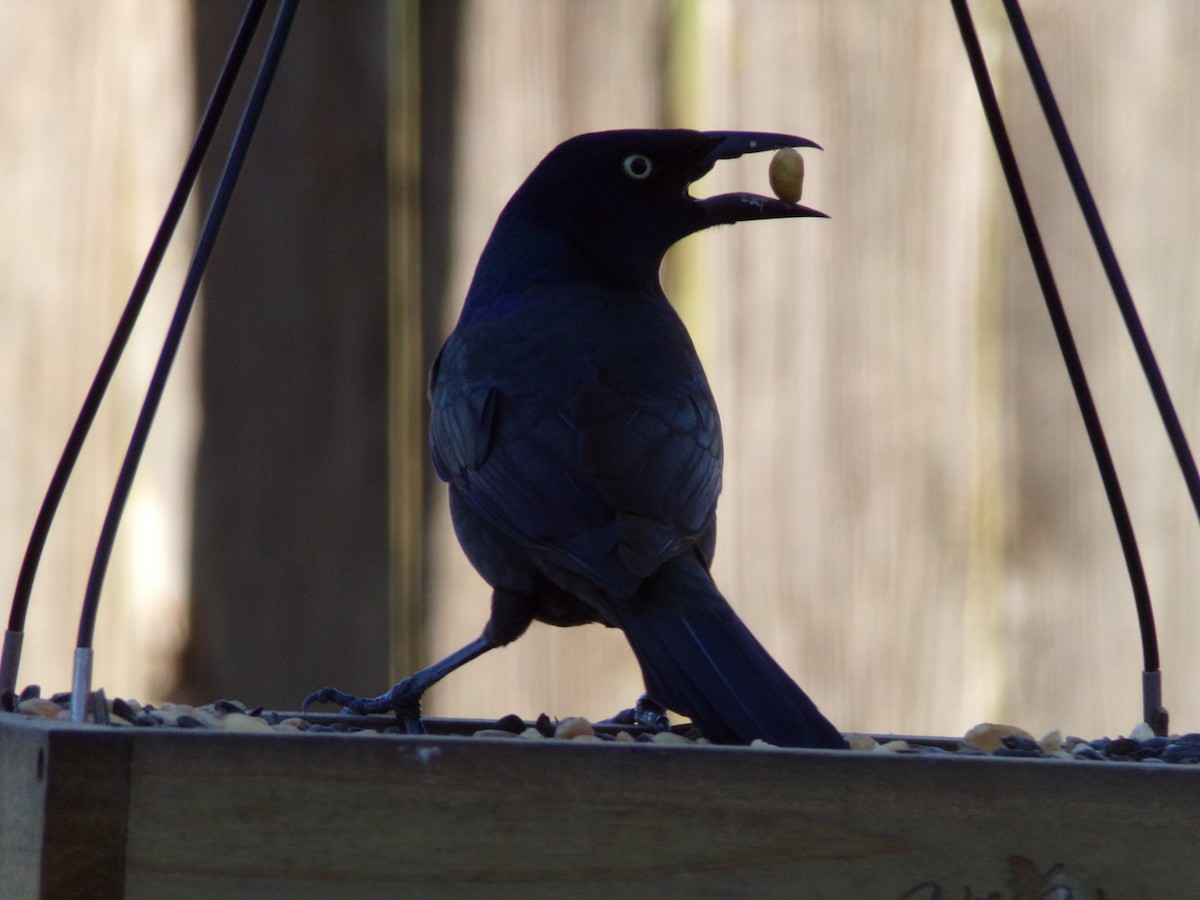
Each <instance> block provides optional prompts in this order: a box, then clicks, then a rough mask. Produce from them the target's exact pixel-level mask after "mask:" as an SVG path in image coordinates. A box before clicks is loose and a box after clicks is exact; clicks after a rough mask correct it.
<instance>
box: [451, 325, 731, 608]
mask: <svg viewBox="0 0 1200 900" xmlns="http://www.w3.org/2000/svg"><path fill="white" fill-rule="evenodd" d="M447 347H448V349H447V350H444V351H443V355H444V356H445V358H443V359H442V360H441V361H440V366H439V368H441V369H444V370H453V374H452V375H450V377H444V378H443V377H439V376H440V375H446V374H448V373H447V372H445V371H443V372H441V373H439V371H438V370H436V369H435V372H434V374H433V390H432V391H431V395H432V397H433V411H432V418H431V425H430V443H431V447H432V450H433V458H434V464H435V466H436V467H437V470H438V473H439V475H440V476H441V477H442V478H443V479H444V480H446V481H449V482H450V484H451V485H452V486H453V487H454V488H455V489H456V490H457V491H458V492H459V494H460V496H461V497H462V499H464V500H465V501H466V502H467V503H468V504H470V506H471V507H472V508H473V509H475V510H476V511H477V512H478V513H480V514H481V515H482V516H484V517H485V518H486V519H487V520H488V521H489V522H491V523H492V524H493V525H495V526H496V527H497V528H499V529H500V530H502V531H503V532H504V533H506V534H507V535H509V536H510V537H512V538H514V539H515V540H517V541H519V542H520V543H521V544H523V545H524V546H526V547H528V548H529V549H530V551H531V552H532V553H534V554H535V556H539V555H540V558H541V560H542V561H543V562H544V563H546V564H548V565H549V566H552V567H561V568H565V569H567V570H569V571H572V572H575V573H577V574H579V575H583V576H584V577H586V578H588V579H589V580H591V581H592V582H593V583H595V584H596V585H598V586H599V587H601V588H602V589H603V590H604V591H605V592H606V593H608V594H609V595H611V596H628V595H629V594H631V593H632V592H634V591H635V590H636V589H637V587H638V586H639V584H640V583H641V580H642V579H643V578H645V577H646V576H647V575H649V574H650V573H651V572H653V571H654V570H655V569H657V568H658V566H659V565H661V564H662V562H663V561H665V560H666V559H669V558H670V557H672V556H674V555H676V554H678V553H680V552H681V551H682V550H683V549H684V548H686V547H687V546H689V545H690V544H692V543H693V542H695V541H697V540H698V539H699V538H701V537H702V536H703V535H705V534H706V533H708V532H710V531H711V526H712V521H713V516H714V511H715V506H716V497H717V493H718V492H719V490H720V478H721V441H720V427H719V424H718V421H717V415H716V411H715V406H714V405H713V403H712V400H711V396H709V394H708V389H707V387H706V386H705V385H704V383H703V376H702V375H700V376H699V381H698V382H695V383H692V381H688V382H687V383H681V384H675V385H659V386H658V387H657V388H656V390H654V391H653V392H649V393H648V392H646V391H645V390H642V391H639V392H636V393H635V392H632V391H626V390H622V388H621V385H620V382H621V381H622V379H623V377H624V376H620V375H618V376H616V377H614V378H612V379H606V378H604V377H603V376H600V377H595V378H588V379H584V380H581V381H578V382H577V383H575V384H571V385H559V386H558V387H560V388H564V389H565V390H564V391H563V392H562V393H561V394H559V395H558V396H557V397H555V400H554V402H547V397H546V395H545V393H544V392H536V391H534V392H529V391H526V390H522V388H521V382H519V381H513V382H508V383H505V384H497V383H495V382H489V381H482V380H472V379H471V378H469V377H462V371H463V370H462V367H461V366H460V363H459V360H458V355H459V353H460V352H461V351H460V350H459V348H458V347H456V346H451V345H449V344H448V345H447ZM447 354H448V355H447ZM697 371H698V370H697ZM610 381H615V382H617V384H616V385H614V384H612V383H610Z"/></svg>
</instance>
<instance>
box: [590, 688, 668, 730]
mask: <svg viewBox="0 0 1200 900" xmlns="http://www.w3.org/2000/svg"><path fill="white" fill-rule="evenodd" d="M603 724H606V725H642V726H645V727H646V728H652V729H654V730H655V731H667V730H668V729H669V728H670V727H671V720H670V719H668V718H667V708H666V707H665V706H663V705H662V704H661V703H658V702H657V701H655V700H654V698H652V697H651V696H650V695H649V694H642V696H640V697H638V699H637V703H635V704H634V705H633V708H632V709H623V710H621V711H620V712H619V713H617V714H616V715H615V716H613V717H612V718H611V719H605V720H604V723H603Z"/></svg>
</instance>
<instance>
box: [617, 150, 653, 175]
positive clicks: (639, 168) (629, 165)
mask: <svg viewBox="0 0 1200 900" xmlns="http://www.w3.org/2000/svg"><path fill="white" fill-rule="evenodd" d="M621 168H622V169H624V170H625V174H626V175H628V176H629V177H630V178H632V179H633V180H634V181H645V180H646V179H647V178H649V177H650V172H651V171H652V170H653V169H654V164H653V163H652V162H650V160H649V159H648V158H647V157H645V156H642V154H640V153H631V154H629V155H628V156H627V157H625V159H624V160H623V161H622V162H621Z"/></svg>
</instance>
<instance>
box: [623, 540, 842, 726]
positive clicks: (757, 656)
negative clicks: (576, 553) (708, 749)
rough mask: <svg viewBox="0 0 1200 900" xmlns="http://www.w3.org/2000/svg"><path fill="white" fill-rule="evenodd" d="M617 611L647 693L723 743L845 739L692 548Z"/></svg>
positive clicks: (650, 580) (668, 564)
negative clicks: (728, 599) (727, 598)
mask: <svg viewBox="0 0 1200 900" xmlns="http://www.w3.org/2000/svg"><path fill="white" fill-rule="evenodd" d="M621 606H622V609H620V610H614V614H615V617H616V618H617V620H618V624H619V626H620V628H621V629H622V630H623V631H624V632H625V636H626V638H627V639H628V640H629V644H630V646H631V647H632V648H633V652H634V655H635V656H636V657H637V660H638V662H639V663H640V664H641V667H642V674H643V676H644V677H645V680H646V691H647V692H648V693H649V695H650V696H651V697H652V698H653V699H654V700H656V701H658V702H659V703H661V704H662V705H663V706H665V707H667V708H668V709H673V710H675V711H677V712H681V713H683V714H684V715H686V716H688V717H689V718H691V720H692V721H693V722H695V723H696V725H697V726H698V727H699V728H700V731H701V732H703V734H704V735H705V737H707V738H708V739H709V740H711V741H713V742H714V743H719V744H748V743H750V742H751V741H752V740H754V739H755V738H761V739H762V740H764V741H766V742H767V743H770V744H775V745H777V746H781V747H829V748H842V747H845V746H846V742H845V741H844V740H843V739H842V736H841V734H840V733H839V732H838V730H837V729H836V728H835V727H834V726H833V725H832V723H830V721H829V720H828V719H826V718H825V717H824V716H823V715H821V712H820V711H819V710H818V709H817V707H816V704H814V703H813V702H812V700H810V699H809V698H808V695H807V694H805V693H804V691H802V690H801V689H800V687H799V686H798V685H797V684H796V682H794V681H793V680H792V679H791V677H789V676H788V674H787V673H786V672H785V671H784V670H783V669H782V668H781V667H780V666H779V664H778V663H777V662H775V660H774V659H772V658H771V655H770V654H769V653H767V651H766V650H765V649H763V646H762V644H760V643H759V642H758V640H757V639H755V637H754V635H753V634H751V633H750V629H749V628H747V627H746V625H745V623H743V622H742V620H741V619H739V618H738V616H737V613H735V612H734V611H733V609H732V608H731V607H730V606H729V604H728V603H727V602H726V601H725V598H724V597H723V596H721V593H720V591H718V590H717V587H716V585H715V584H714V583H713V580H712V576H711V575H709V573H708V570H707V569H706V568H705V567H704V566H703V565H702V564H701V563H700V561H699V560H698V559H697V558H696V557H695V556H693V555H692V554H690V553H686V554H683V555H682V556H679V557H677V558H675V559H673V560H671V561H670V562H668V563H667V564H665V565H664V566H663V567H662V568H660V569H659V570H658V571H657V572H656V573H655V574H654V575H652V576H651V577H650V578H648V579H647V580H646V582H644V584H643V586H642V588H641V590H640V591H639V592H638V595H637V597H636V599H635V602H633V603H625V604H621Z"/></svg>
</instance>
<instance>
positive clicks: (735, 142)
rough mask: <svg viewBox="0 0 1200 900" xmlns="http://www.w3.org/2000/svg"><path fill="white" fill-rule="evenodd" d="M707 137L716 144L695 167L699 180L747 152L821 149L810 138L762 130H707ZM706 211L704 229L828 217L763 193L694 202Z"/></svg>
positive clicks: (736, 194) (740, 193) (727, 195)
mask: <svg viewBox="0 0 1200 900" xmlns="http://www.w3.org/2000/svg"><path fill="white" fill-rule="evenodd" d="M704 134H705V135H706V136H707V137H710V138H713V139H714V140H715V141H717V144H716V146H715V147H713V149H712V150H710V151H709V153H708V155H707V156H705V157H704V158H703V159H702V160H701V161H700V162H699V163H698V164H697V166H696V174H695V177H693V178H692V181H696V180H698V179H699V178H701V177H702V176H704V175H706V174H708V172H709V171H710V170H711V169H712V167H713V166H714V165H716V164H717V163H718V162H719V161H720V160H722V159H737V157H739V156H744V155H745V154H747V153H763V152H764V151H767V150H778V149H780V148H781V147H811V148H813V149H816V150H820V149H821V145H820V144H818V143H817V142H816V141H810V140H809V139H808V138H802V137H797V136H796V135H794V134H773V133H771V132H763V131H706V132H704ZM695 202H696V203H697V204H698V205H699V206H700V208H701V209H702V210H703V211H704V227H705V228H707V227H710V226H712V225H731V224H733V223H734V222H748V221H752V220H755V219H793V218H804V217H815V218H821V219H827V218H829V217H828V216H827V215H825V213H823V212H820V211H819V210H816V209H812V208H811V207H808V206H801V205H800V204H799V203H788V202H787V201H786V200H779V199H777V198H775V197H764V196H762V195H761V194H750V193H744V192H738V193H733V194H718V195H717V196H715V197H706V198H704V199H703V200H696V201H695Z"/></svg>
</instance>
